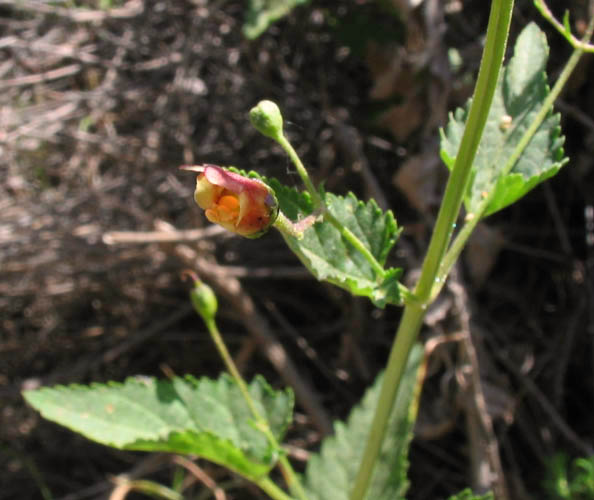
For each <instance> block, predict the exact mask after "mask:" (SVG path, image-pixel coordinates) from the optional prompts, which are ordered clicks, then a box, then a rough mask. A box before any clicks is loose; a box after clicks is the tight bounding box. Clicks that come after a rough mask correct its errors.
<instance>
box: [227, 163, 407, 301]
mask: <svg viewBox="0 0 594 500" xmlns="http://www.w3.org/2000/svg"><path fill="white" fill-rule="evenodd" d="M228 169H229V170H231V171H232V172H236V173H239V174H241V175H245V176H247V177H250V178H253V179H258V180H261V181H262V182H265V183H266V184H268V185H269V186H270V187H271V188H272V189H273V190H274V192H275V195H276V197H277V199H278V202H279V205H280V210H281V211H282V212H283V213H284V214H285V215H286V216H287V217H288V218H289V219H291V220H293V221H297V220H300V219H303V218H305V217H307V216H308V215H310V214H311V213H312V212H313V204H312V201H311V198H310V196H309V193H307V192H305V191H298V190H297V189H295V188H292V187H289V186H285V185H284V184H282V183H281V182H279V181H278V180H277V179H274V178H266V177H263V176H261V175H260V174H258V173H257V172H254V171H250V172H246V171H244V170H240V169H237V168H235V167H228ZM323 196H324V199H325V202H326V206H327V207H328V210H329V211H330V212H331V213H332V215H334V217H336V218H337V219H338V220H340V221H341V222H342V223H343V224H344V225H345V226H346V227H347V228H348V229H349V230H350V231H352V232H353V233H354V234H355V235H356V236H357V237H358V238H359V239H360V240H361V242H362V243H363V244H364V245H365V246H366V247H367V249H368V250H369V251H370V252H371V254H372V255H373V256H374V257H375V259H376V260H377V261H378V262H379V263H380V264H381V265H384V264H385V263H386V259H387V257H388V254H389V253H390V250H391V249H392V247H393V246H394V244H395V243H396V240H397V239H398V236H399V235H400V231H401V229H400V228H398V226H397V224H396V219H395V218H394V214H393V213H392V211H391V210H388V211H387V212H383V211H382V210H381V209H380V208H379V207H378V205H377V203H376V202H375V200H369V201H368V202H367V203H364V202H362V201H360V200H358V199H357V198H356V197H355V195H354V194H353V193H349V194H348V195H347V196H337V195H335V194H332V193H323ZM283 238H284V239H285V241H286V242H287V245H288V246H289V248H290V249H291V250H292V251H293V253H295V255H297V257H299V260H301V262H302V263H303V264H304V265H305V267H307V268H308V269H309V270H310V271H311V273H312V274H313V275H314V276H315V277H316V278H317V279H319V280H320V281H328V282H329V283H332V284H334V285H337V286H339V287H341V288H344V289H345V290H348V291H349V292H351V293H352V294H353V295H360V296H363V297H368V298H369V299H371V301H372V302H373V303H374V304H375V305H376V306H377V307H381V308H383V307H384V306H385V305H386V304H400V302H401V297H400V289H399V282H398V279H399V278H400V276H401V274H402V269H400V268H389V269H387V270H386V272H385V275H384V276H383V277H382V278H379V279H378V277H377V276H376V274H375V271H374V270H373V268H372V267H371V265H370V264H369V262H367V260H365V258H364V257H363V255H361V253H360V252H359V251H358V250H356V249H355V248H354V247H353V246H352V245H351V244H350V243H349V242H348V241H346V240H345V239H344V238H343V237H342V235H341V234H340V232H339V231H338V230H337V229H336V228H335V227H334V226H332V224H330V223H329V222H326V221H323V222H317V223H316V224H314V225H313V227H311V228H309V229H307V230H306V231H305V233H304V236H303V239H300V240H299V239H297V238H293V237H292V236H289V235H287V234H284V233H283Z"/></svg>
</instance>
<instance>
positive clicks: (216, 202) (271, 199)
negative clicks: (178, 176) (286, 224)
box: [187, 165, 279, 238]
mask: <svg viewBox="0 0 594 500" xmlns="http://www.w3.org/2000/svg"><path fill="white" fill-rule="evenodd" d="M187 169H189V170H195V171H198V172H200V175H198V178H197V179H196V191H195V192H194V200H195V201H196V203H197V204H198V206H199V207H200V208H202V209H204V211H205V212H204V214H205V215H206V218H207V219H208V220H209V221H210V222H213V223H215V224H219V225H221V226H223V227H224V228H225V229H227V230H228V231H231V232H234V233H237V234H240V235H241V236H245V237H246V238H258V237H259V236H262V235H263V234H264V233H265V232H266V231H267V230H268V228H269V227H270V226H271V225H272V223H273V222H274V221H275V220H276V218H277V216H278V209H279V206H278V201H277V199H276V196H274V192H273V191H272V189H271V188H270V187H269V186H267V185H266V184H264V183H263V182H261V181H259V180H256V179H249V178H247V177H244V176H242V175H239V174H236V173H234V172H229V171H228V170H225V169H223V168H221V167H217V166H216V165H202V166H200V167H189V168H187Z"/></svg>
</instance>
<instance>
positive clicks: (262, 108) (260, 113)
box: [250, 101, 283, 141]
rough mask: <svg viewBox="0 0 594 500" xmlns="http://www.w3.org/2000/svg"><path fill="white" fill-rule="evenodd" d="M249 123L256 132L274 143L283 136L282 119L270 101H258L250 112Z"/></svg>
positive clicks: (276, 107)
mask: <svg viewBox="0 0 594 500" xmlns="http://www.w3.org/2000/svg"><path fill="white" fill-rule="evenodd" d="M250 121H251V122H252V125H253V126H254V127H255V128H256V130H257V131H258V132H260V133H261V134H263V135H265V136H266V137H270V138H271V139H274V140H275V141H276V140H278V138H280V137H282V135H283V117H282V115H281V112H280V109H278V106H277V105H276V104H275V103H273V102H272V101H260V102H259V103H258V105H257V106H254V107H253V108H252V109H251V110H250Z"/></svg>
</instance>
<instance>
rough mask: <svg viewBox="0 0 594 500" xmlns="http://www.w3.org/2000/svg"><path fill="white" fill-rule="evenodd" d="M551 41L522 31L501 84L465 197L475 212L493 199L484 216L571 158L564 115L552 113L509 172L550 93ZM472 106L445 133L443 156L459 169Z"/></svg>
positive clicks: (452, 120)
mask: <svg viewBox="0 0 594 500" xmlns="http://www.w3.org/2000/svg"><path fill="white" fill-rule="evenodd" d="M548 52H549V48H548V44H547V41H546V38H545V36H544V34H543V33H542V32H541V31H540V29H539V28H538V27H537V26H536V25H535V24H534V23H530V24H529V25H528V26H526V28H524V30H523V31H522V32H521V33H520V36H519V37H518V40H517V42H516V45H515V47H514V55H513V57H512V58H511V60H510V61H509V63H508V64H507V65H506V66H505V68H504V70H503V71H502V74H501V75H500V80H499V82H498V85H497V89H496V92H495V96H494V99H493V105H492V107H491V110H490V112H489V117H488V119H487V124H486V126H485V131H484V134H483V138H482V140H481V143H480V145H479V149H478V151H477V155H476V157H475V160H474V164H473V176H472V180H471V182H470V183H469V186H468V189H467V193H466V196H465V200H464V203H465V207H466V210H467V211H468V212H470V213H475V212H476V211H477V210H478V209H479V207H480V205H481V204H482V201H483V200H484V199H485V198H486V197H489V203H488V205H487V207H486V209H485V211H484V213H483V217H486V216H488V215H491V214H493V213H495V212H497V211H499V210H501V209H503V208H505V207H507V206H508V205H510V204H512V203H514V202H515V201H517V200H518V199H519V198H521V197H522V196H524V195H525V194H526V193H528V192H529V191H530V190H531V189H533V188H534V187H535V186H537V185H538V184H539V183H540V182H543V181H544V180H546V179H548V178H550V177H552V176H553V175H555V174H556V173H557V172H558V171H559V169H560V168H561V167H562V166H563V165H564V164H565V163H566V162H567V161H568V160H567V159H566V158H565V157H564V151H563V142H564V138H563V136H562V135H561V130H560V125H559V123H560V117H559V115H558V114H556V113H553V112H552V111H550V112H549V113H548V115H547V117H546V119H545V120H544V121H543V123H541V125H540V126H539V128H538V129H537V131H536V133H535V134H534V136H533V137H532V138H531V139H530V141H529V142H528V145H527V146H526V147H525V149H524V150H523V151H522V152H521V154H520V156H519V158H518V159H517V160H516V162H515V163H514V165H513V166H512V168H511V170H510V171H509V172H504V171H503V170H504V169H505V168H506V164H507V162H508V159H509V158H510V157H511V156H512V154H513V153H514V151H515V149H516V148H517V147H518V145H519V143H520V141H521V140H522V137H523V136H524V134H525V133H526V131H527V130H528V128H529V127H530V125H531V124H532V122H533V120H534V119H535V117H536V115H537V114H538V113H539V111H540V109H541V107H542V104H543V102H544V100H545V99H546V97H547V96H548V94H549V87H548V83H547V78H546V73H545V67H546V62H547V59H548ZM468 109H469V106H467V107H466V108H464V109H458V110H456V111H455V113H453V114H452V115H450V120H449V122H448V125H447V127H446V129H445V131H442V132H441V151H440V154H441V157H442V159H443V161H444V163H445V164H446V165H447V166H448V168H450V169H451V168H453V165H454V162H455V158H456V154H457V151H458V147H459V144H460V141H461V137H462V133H463V130H464V126H465V123H466V119H467V115H468Z"/></svg>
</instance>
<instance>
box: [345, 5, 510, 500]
mask: <svg viewBox="0 0 594 500" xmlns="http://www.w3.org/2000/svg"><path fill="white" fill-rule="evenodd" d="M513 3H514V2H513V0H494V1H493V3H492V5H491V13H490V16H489V26H488V28H487V40H486V44H485V49H484V52H483V59H482V61H481V67H480V70H479V74H478V79H477V83H476V87H475V91H474V97H473V100H472V105H471V108H470V113H469V116H468V121H467V124H466V127H465V129H464V135H463V137H462V141H461V143H460V149H459V151H458V155H457V157H456V162H455V164H454V168H453V169H452V173H451V175H450V178H449V179H448V183H447V185H446V191H445V194H444V198H443V201H442V204H441V207H440V210H439V214H438V216H437V221H436V225H435V229H434V231H433V235H432V237H431V241H430V243H429V248H428V250H427V255H426V257H425V261H424V262H423V267H422V270H421V276H420V278H419V282H418V283H417V286H416V288H415V292H414V293H415V296H416V297H417V299H418V300H419V302H418V303H409V304H408V305H407V306H406V307H405V309H404V313H403V316H402V319H401V322H400V325H399V327H398V331H397V333H396V340H395V342H394V344H393V346H392V350H391V352H390V358H389V360H388V365H387V367H386V373H385V375H384V380H383V382H382V388H381V392H380V399H379V402H378V407H377V409H376V413H375V415H374V418H373V422H372V425H371V429H370V434H369V438H368V442H367V445H366V447H365V451H364V453H363V458H362V461H361V465H360V468H359V471H358V473H357V477H356V479H355V485H354V488H353V491H352V493H351V497H350V498H351V500H362V499H363V498H364V496H365V492H366V491H367V488H368V486H369V483H370V481H371V476H372V473H373V469H374V466H375V463H376V462H377V459H378V456H379V453H380V449H381V445H382V442H383V439H384V436H385V432H386V426H387V422H388V418H389V415H390V412H391V411H392V406H393V404H394V401H395V399H396V395H397V393H398V389H399V386H400V381H401V379H402V374H403V373H404V368H405V366H406V361H407V359H408V356H409V353H410V350H411V348H412V346H413V344H414V343H415V341H416V339H417V336H418V333H419V331H420V329H421V326H422V324H423V318H424V316H425V310H426V307H427V305H428V304H429V301H430V296H431V291H432V287H433V284H434V282H435V278H436V276H437V272H438V270H439V266H440V262H441V260H442V258H443V256H444V253H445V250H446V248H447V246H448V244H449V242H450V239H451V236H452V232H453V228H454V223H455V221H456V219H457V217H458V214H459V212H460V208H461V206H462V200H463V197H464V193H465V192H466V186H467V184H468V181H469V179H470V175H471V167H472V162H473V160H474V156H475V154H476V151H477V149H478V145H479V142H480V138H481V135H482V132H483V129H484V126H485V123H486V121H487V116H488V113H489V108H490V106H491V102H492V100H493V95H494V93H495V88H496V86H497V78H498V75H499V71H500V69H501V65H502V63H503V56H504V53H505V46H506V42H507V35H508V31H509V24H510V20H511V14H512V10H513Z"/></svg>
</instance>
